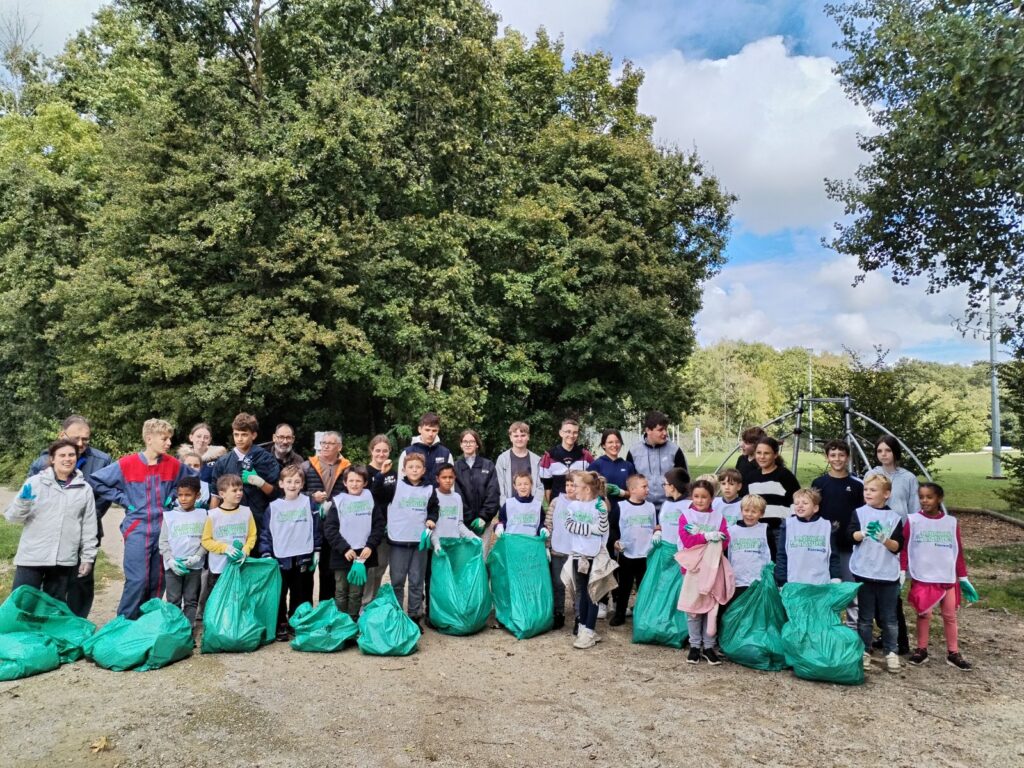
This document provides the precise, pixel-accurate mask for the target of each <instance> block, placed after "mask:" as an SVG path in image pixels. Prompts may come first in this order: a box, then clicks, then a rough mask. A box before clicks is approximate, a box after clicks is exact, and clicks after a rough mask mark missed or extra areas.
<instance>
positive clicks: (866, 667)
mask: <svg viewBox="0 0 1024 768" xmlns="http://www.w3.org/2000/svg"><path fill="white" fill-rule="evenodd" d="M870 670H871V654H870V653H865V654H864V671H865V672H868V671H870Z"/></svg>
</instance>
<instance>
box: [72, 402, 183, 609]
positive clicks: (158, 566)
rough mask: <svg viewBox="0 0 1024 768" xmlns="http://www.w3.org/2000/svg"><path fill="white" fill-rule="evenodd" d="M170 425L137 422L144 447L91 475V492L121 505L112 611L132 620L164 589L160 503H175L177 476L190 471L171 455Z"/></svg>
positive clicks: (162, 422) (166, 423) (162, 506)
mask: <svg viewBox="0 0 1024 768" xmlns="http://www.w3.org/2000/svg"><path fill="white" fill-rule="evenodd" d="M173 434H174V428H173V427H172V426H171V425H170V423H168V422H166V421H164V420H163V419H149V420H148V421H146V423H145V424H143V425H142V442H143V444H144V446H145V447H144V448H143V450H141V451H140V452H138V453H132V454H129V455H128V456H122V457H121V458H120V459H118V460H117V461H115V462H114V463H113V464H111V465H110V466H108V467H104V468H103V469H101V470H100V471H98V472H97V473H96V474H94V475H93V477H92V486H93V488H95V489H96V493H97V494H98V495H99V496H100V497H102V498H103V499H104V500H106V501H108V502H115V503H117V504H120V505H121V506H122V507H124V520H122V521H121V537H122V538H123V539H124V562H123V569H124V590H123V591H122V592H121V602H120V603H118V606H117V615H118V616H125V617H126V618H129V619H135V618H137V617H138V615H139V607H140V606H141V605H142V604H143V603H144V602H146V601H147V600H149V599H150V598H154V597H160V596H161V595H163V592H164V561H163V557H161V556H160V549H159V544H160V527H161V524H162V522H163V518H164V508H165V507H169V506H170V505H171V504H173V503H174V498H175V493H176V492H177V487H178V480H180V479H181V478H183V477H186V476H193V477H194V476H195V474H196V473H195V472H194V471H192V470H191V469H189V468H188V467H186V466H185V465H184V464H182V463H181V462H180V461H178V460H177V459H176V458H174V457H173V456H169V455H168V454H167V451H168V449H169V448H170V447H171V436H172V435H173Z"/></svg>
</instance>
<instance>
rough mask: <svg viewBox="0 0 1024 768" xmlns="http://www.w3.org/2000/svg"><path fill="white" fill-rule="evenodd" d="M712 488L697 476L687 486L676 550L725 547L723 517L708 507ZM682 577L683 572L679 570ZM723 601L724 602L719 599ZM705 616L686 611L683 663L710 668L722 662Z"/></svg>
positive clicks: (727, 533) (712, 494)
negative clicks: (686, 646)
mask: <svg viewBox="0 0 1024 768" xmlns="http://www.w3.org/2000/svg"><path fill="white" fill-rule="evenodd" d="M714 498H715V485H714V484H713V483H712V482H711V481H710V480H709V479H707V478H706V477H698V478H697V479H696V480H694V481H693V485H692V486H690V506H689V507H688V508H687V509H685V510H684V511H683V513H682V514H681V515H680V516H679V522H678V530H679V541H680V544H681V545H682V546H681V547H680V549H693V548H694V547H699V546H703V545H704V544H709V543H713V542H716V541H720V542H722V547H723V551H724V548H725V547H727V546H728V545H729V529H728V527H727V526H726V524H725V516H724V515H723V514H722V513H721V512H719V511H718V510H716V509H714V508H713V507H712V501H713V499H714ZM683 573H684V574H685V573H686V571H685V569H684V570H683ZM723 602H724V600H723ZM708 617H709V614H708V613H693V612H689V611H688V612H687V614H686V625H687V628H688V629H689V632H690V652H689V653H688V654H687V656H686V663H687V664H697V663H698V662H699V661H700V660H701V659H704V660H705V661H706V662H707V663H708V664H710V665H711V666H713V667H714V666H717V665H719V664H721V663H722V660H721V659H720V658H719V657H718V654H717V653H715V638H714V636H713V635H712V634H711V632H710V631H709V630H710V627H709V622H708Z"/></svg>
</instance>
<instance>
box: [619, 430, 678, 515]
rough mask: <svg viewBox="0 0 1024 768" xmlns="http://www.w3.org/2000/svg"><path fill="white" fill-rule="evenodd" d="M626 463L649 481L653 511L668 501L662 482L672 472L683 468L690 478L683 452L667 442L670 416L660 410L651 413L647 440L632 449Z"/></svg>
mask: <svg viewBox="0 0 1024 768" xmlns="http://www.w3.org/2000/svg"><path fill="white" fill-rule="evenodd" d="M626 461H628V462H630V463H632V465H633V466H634V467H636V471H637V472H638V473H639V474H641V475H643V476H644V477H646V478H647V481H648V484H649V487H650V493H649V494H648V496H647V500H648V501H649V502H651V503H652V504H653V505H654V508H655V509H657V510H659V511H660V510H661V505H662V504H663V503H664V501H665V487H664V485H662V480H663V479H664V478H665V473H666V472H668V471H669V470H670V469H674V468H675V469H681V470H683V472H685V473H686V479H687V482H689V479H690V468H689V465H688V464H687V462H686V454H684V453H683V449H682V448H680V447H679V446H678V445H676V444H675V443H674V442H673V441H671V440H669V439H668V416H667V415H665V414H664V413H662V412H661V411H649V412H648V413H647V415H646V416H645V417H644V437H643V439H642V440H641V441H640V442H639V443H637V444H636V445H634V446H633V447H632V448H630V449H629V452H628V453H627V454H626Z"/></svg>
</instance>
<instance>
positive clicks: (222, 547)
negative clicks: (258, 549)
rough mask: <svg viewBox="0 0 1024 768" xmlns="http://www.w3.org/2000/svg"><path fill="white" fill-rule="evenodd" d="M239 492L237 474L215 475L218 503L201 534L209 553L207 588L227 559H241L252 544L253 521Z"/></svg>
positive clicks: (241, 560)
mask: <svg viewBox="0 0 1024 768" xmlns="http://www.w3.org/2000/svg"><path fill="white" fill-rule="evenodd" d="M242 493H243V485H242V478H241V477H240V476H239V475H231V474H227V475H221V476H220V477H218V478H217V496H218V498H220V506H219V507H216V508H215V509H211V510H210V511H209V512H208V513H207V515H206V524H205V525H204V526H203V538H202V545H203V549H205V550H206V551H207V552H209V553H210V562H209V565H210V578H209V579H208V580H207V586H208V587H209V589H210V591H211V592H212V591H213V587H214V585H215V584H216V583H217V580H218V579H219V578H220V575H221V573H223V572H224V566H225V565H226V564H227V561H228V560H230V561H232V562H233V563H239V564H241V563H244V562H245V558H247V557H248V556H249V553H250V552H252V548H253V547H255V546H256V521H255V520H254V519H253V516H252V512H251V511H250V510H249V508H248V507H245V506H242Z"/></svg>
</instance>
